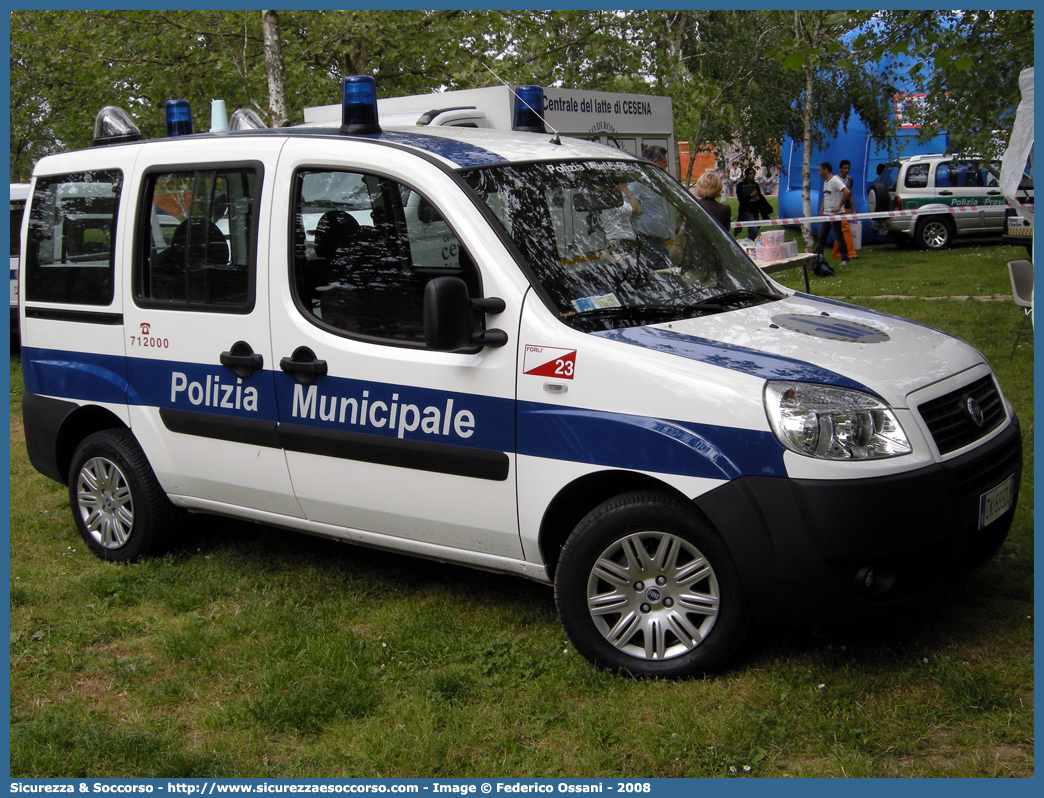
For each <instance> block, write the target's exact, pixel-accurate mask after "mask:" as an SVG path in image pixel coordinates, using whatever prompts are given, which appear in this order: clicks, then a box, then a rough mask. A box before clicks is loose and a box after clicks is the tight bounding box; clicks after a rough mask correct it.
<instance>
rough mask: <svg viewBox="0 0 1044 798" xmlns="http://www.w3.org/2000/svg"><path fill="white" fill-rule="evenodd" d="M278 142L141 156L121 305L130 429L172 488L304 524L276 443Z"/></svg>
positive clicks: (180, 148) (207, 502) (179, 495)
mask: <svg viewBox="0 0 1044 798" xmlns="http://www.w3.org/2000/svg"><path fill="white" fill-rule="evenodd" d="M224 143H225V142H224V141H219V142H218V143H217V145H215V147H214V148H213V149H216V148H217V147H218V146H222V145H223V144H224ZM275 144H276V143H273V142H269V141H256V140H245V139H240V140H238V141H236V142H235V147H234V152H233V151H232V150H233V148H232V147H231V146H229V147H228V149H229V154H228V155H227V156H226V158H225V159H221V158H213V159H212V160H208V161H203V160H201V159H200V145H199V143H198V142H196V143H195V146H194V147H191V148H189V147H186V145H185V144H184V143H178V142H171V143H170V144H169V145H167V146H158V147H150V148H148V149H147V150H145V151H143V152H142V154H141V156H140V160H139V163H138V169H137V170H136V173H137V175H138V179H137V183H136V185H135V186H134V187H133V191H134V192H135V196H136V197H137V198H138V208H137V218H136V226H135V229H134V241H133V256H132V258H131V264H132V269H133V272H132V274H131V276H130V279H129V280H126V281H125V284H126V290H127V291H128V293H129V297H128V300H127V301H126V302H125V304H124V306H125V308H126V310H125V313H124V322H125V327H124V329H125V333H126V342H125V343H126V353H127V375H128V384H129V387H130V391H131V393H132V394H133V395H134V396H135V397H136V401H134V402H132V412H131V415H132V427H133V429H134V432H135V435H136V436H137V438H138V440H139V441H140V442H141V445H142V448H143V449H144V450H145V452H146V454H147V456H148V458H149V461H150V462H151V464H152V466H153V469H154V470H155V471H156V474H157V476H158V477H159V479H160V482H161V484H162V485H163V487H164V490H166V492H167V493H168V494H171V495H172V497H174V499H175V501H177V502H180V503H182V504H185V505H187V506H194V507H203V508H207V509H214V510H220V509H222V508H226V507H236V508H242V510H241V512H244V513H245V514H247V515H250V514H254V515H255V517H261V518H263V517H265V514H276V515H281V516H294V517H300V516H301V515H302V513H301V509H300V507H299V505H298V504H297V500H296V498H295V496H294V492H293V487H292V486H291V483H290V476H289V472H288V470H287V467H286V459H285V457H284V456H283V452H282V449H281V448H280V446H279V443H278V439H277V436H276V421H277V411H276V398H275V384H274V381H273V376H272V368H273V356H272V343H271V332H270V330H269V325H268V305H269V296H268V281H267V279H266V271H267V264H268V257H267V251H266V248H267V233H268V225H267V223H266V219H267V217H268V214H269V213H270V212H271V211H270V209H271V204H272V201H271V197H270V194H271V192H270V190H269V187H268V185H267V183H268V182H269V181H270V176H271V174H272V172H273V171H274V165H275V161H276V153H277V152H278V147H277V146H275ZM208 154H212V153H208Z"/></svg>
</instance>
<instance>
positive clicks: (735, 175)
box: [729, 161, 743, 197]
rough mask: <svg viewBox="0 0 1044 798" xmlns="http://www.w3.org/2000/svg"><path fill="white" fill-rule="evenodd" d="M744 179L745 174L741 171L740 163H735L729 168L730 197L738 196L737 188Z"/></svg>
mask: <svg viewBox="0 0 1044 798" xmlns="http://www.w3.org/2000/svg"><path fill="white" fill-rule="evenodd" d="M742 177H743V172H742V170H741V169H740V165H739V161H733V162H732V166H730V167H729V196H730V197H734V196H735V195H736V186H737V185H738V184H739V181H740V179H741V178H742Z"/></svg>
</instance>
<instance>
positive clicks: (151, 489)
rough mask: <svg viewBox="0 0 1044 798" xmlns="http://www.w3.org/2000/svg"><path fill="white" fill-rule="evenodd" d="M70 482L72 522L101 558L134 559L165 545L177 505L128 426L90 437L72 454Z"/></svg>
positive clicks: (157, 551)
mask: <svg viewBox="0 0 1044 798" xmlns="http://www.w3.org/2000/svg"><path fill="white" fill-rule="evenodd" d="M68 482H69V506H70V507H71V508H72V514H73V521H74V522H75V523H76V528H77V529H78V530H79V532H80V536H81V537H82V538H83V540H84V542H85V543H86V544H87V547H88V548H89V549H90V550H91V551H92V552H93V553H94V554H95V555H96V556H97V557H99V558H100V559H102V560H110V561H113V562H135V561H137V560H139V559H141V558H142V557H145V556H148V555H150V554H158V553H160V552H161V551H162V550H163V549H164V547H165V546H166V544H167V542H168V540H169V537H170V531H171V528H172V527H173V520H174V512H175V511H174V506H173V505H172V504H171V503H170V500H169V499H168V498H167V496H166V494H165V493H164V492H163V489H162V488H161V487H160V485H159V482H158V481H157V480H156V475H155V474H154V473H153V471H152V467H151V466H150V465H149V461H148V460H147V459H146V457H145V453H144V452H143V451H142V450H141V447H140V446H139V445H138V442H137V441H136V440H135V439H134V436H133V435H131V433H130V432H129V431H128V430H124V429H110V430H103V431H102V432H96V433H94V434H93V435H90V436H88V437H87V438H85V439H84V440H83V441H82V442H81V443H80V445H79V446H78V447H77V449H76V452H75V454H74V455H73V459H72V464H71V465H70V467H69V480H68Z"/></svg>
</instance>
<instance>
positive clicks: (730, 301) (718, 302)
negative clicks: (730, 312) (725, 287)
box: [703, 291, 783, 308]
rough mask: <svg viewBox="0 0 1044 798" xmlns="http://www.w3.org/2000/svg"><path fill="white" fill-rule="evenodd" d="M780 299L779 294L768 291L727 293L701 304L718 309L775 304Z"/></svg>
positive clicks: (705, 300) (708, 298)
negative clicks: (766, 303)
mask: <svg viewBox="0 0 1044 798" xmlns="http://www.w3.org/2000/svg"><path fill="white" fill-rule="evenodd" d="M782 298H783V297H782V296H780V295H779V294H773V293H771V292H770V291H727V292H726V293H724V294H718V295H717V296H712V297H707V298H706V299H704V300H703V304H704V305H711V306H715V307H720V308H726V307H729V306H747V307H749V306H750V305H760V304H762V303H763V302H775V301H776V300H777V299H782Z"/></svg>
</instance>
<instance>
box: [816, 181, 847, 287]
mask: <svg viewBox="0 0 1044 798" xmlns="http://www.w3.org/2000/svg"><path fill="white" fill-rule="evenodd" d="M819 176H820V177H821V178H822V180H823V188H822V190H821V191H820V192H819V214H818V215H819V216H823V215H827V214H835V213H841V211H842V210H844V207H845V203H846V202H847V201H848V198H849V197H851V196H852V192H851V191H849V190H848V187H847V186H846V185H845V184H844V183H843V182H841V178H839V177H837V176H836V175H835V174H834V167H833V165H831V163H830V161H823V163H821V164H820V165H819ZM831 230H833V231H834V240H835V241H837V242H838V246H839V247H840V248H841V265H842V266H847V265H848V246H847V244H845V236H844V233H842V232H841V222H820V223H819V236H818V237H817V240H816V248H815V253H816V266H815V272H816V274H818V275H820V276H821V277H822V276H828V275H830V274H832V273H833V269H831V268H830V267H829V266H827V265H826V262H825V261H823V262H822V263H820V261H822V260H823V250H824V249H826V243H827V239H828V238H829V237H830V231H831Z"/></svg>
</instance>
